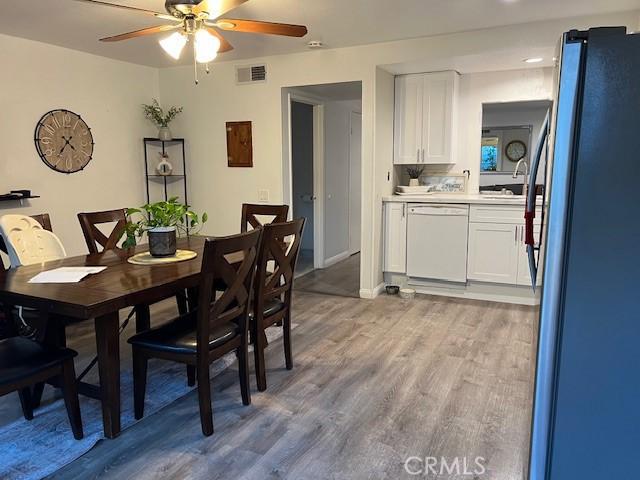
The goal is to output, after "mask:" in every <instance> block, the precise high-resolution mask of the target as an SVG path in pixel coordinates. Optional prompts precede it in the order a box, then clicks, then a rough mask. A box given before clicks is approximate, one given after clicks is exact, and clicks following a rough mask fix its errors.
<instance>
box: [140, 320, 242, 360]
mask: <svg viewBox="0 0 640 480" xmlns="http://www.w3.org/2000/svg"><path fill="white" fill-rule="evenodd" d="M237 335H238V325H236V324H235V323H233V322H227V323H223V324H220V325H216V326H215V327H214V328H212V329H211V331H210V332H209V350H213V349H214V348H217V347H219V346H221V345H223V344H225V343H227V342H228V341H229V340H232V339H233V338H234V337H236V336H237ZM129 343H130V344H131V345H134V346H139V347H143V348H148V349H151V350H156V351H161V352H167V353H178V354H191V355H192V354H195V353H196V349H197V341H196V322H195V318H193V315H191V314H190V315H185V316H183V317H179V318H177V319H176V320H173V321H172V322H169V323H166V324H164V325H161V326H159V327H157V328H152V329H151V330H147V331H146V332H142V333H139V334H138V335H135V336H133V337H131V338H130V339H129Z"/></svg>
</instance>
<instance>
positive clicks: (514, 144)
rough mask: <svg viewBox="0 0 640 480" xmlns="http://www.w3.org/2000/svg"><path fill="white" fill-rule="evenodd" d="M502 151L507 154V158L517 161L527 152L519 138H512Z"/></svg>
mask: <svg viewBox="0 0 640 480" xmlns="http://www.w3.org/2000/svg"><path fill="white" fill-rule="evenodd" d="M504 153H506V154H507V158H508V159H509V160H511V161H512V162H518V161H520V160H522V159H523V158H524V157H525V155H526V154H527V146H526V145H525V144H524V142H522V141H520V140H512V141H510V142H509V143H507V146H506V148H505V149H504Z"/></svg>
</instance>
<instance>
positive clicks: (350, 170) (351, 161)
mask: <svg viewBox="0 0 640 480" xmlns="http://www.w3.org/2000/svg"><path fill="white" fill-rule="evenodd" d="M354 115H358V116H359V117H360V224H359V225H358V226H357V227H356V228H357V229H359V230H360V242H359V244H358V245H357V248H356V249H354V248H353V245H351V238H352V225H351V213H352V212H351V200H352V195H353V192H352V191H351V188H349V255H354V254H356V253H359V252H360V251H361V250H362V112H356V111H354V110H352V111H351V112H350V113H349V186H351V175H352V174H353V171H354V170H353V159H352V158H351V145H352V142H353V116H354Z"/></svg>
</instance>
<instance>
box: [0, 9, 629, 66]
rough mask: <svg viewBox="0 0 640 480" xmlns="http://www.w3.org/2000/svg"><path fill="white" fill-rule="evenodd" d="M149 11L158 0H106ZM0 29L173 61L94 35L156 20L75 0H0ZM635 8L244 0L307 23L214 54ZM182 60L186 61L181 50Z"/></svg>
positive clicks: (268, 51) (246, 54)
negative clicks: (303, 31) (301, 31)
mask: <svg viewBox="0 0 640 480" xmlns="http://www.w3.org/2000/svg"><path fill="white" fill-rule="evenodd" d="M108 1H110V2H113V3H116V2H118V1H119V3H121V4H125V5H131V6H136V7H141V8H147V9H152V10H156V11H163V10H164V0H108ZM1 8H2V10H1V12H2V14H1V15H0V33H5V34H8V35H14V36H18V37H24V38H29V39H32V40H38V41H42V42H46V43H51V44H55V45H60V46H64V47H68V48H72V49H76V50H82V51H86V52H90V53H94V54H98V55H102V56H105V57H111V58H116V59H120V60H125V61H129V62H133V63H139V64H144V65H151V66H157V67H164V66H171V65H175V62H174V61H173V60H172V59H170V58H168V57H167V56H166V55H165V54H164V53H163V52H162V51H161V49H160V48H159V47H158V44H157V37H152V38H139V39H133V40H128V41H124V42H119V43H100V42H98V38H100V37H105V36H109V35H114V34H119V33H123V32H127V31H131V30H137V29H140V28H144V27H149V26H152V25H157V24H158V23H162V22H161V21H158V20H157V19H154V18H151V17H147V16H145V15H143V14H137V13H132V12H126V11H122V10H117V9H112V8H108V7H101V6H94V5H86V4H82V3H79V2H76V1H74V0H20V1H18V0H13V1H6V0H3V1H2V7H1ZM637 8H640V0H397V1H395V2H393V1H389V0H250V1H248V2H247V3H246V4H244V5H242V6H240V7H239V8H237V9H235V10H233V11H232V12H230V13H229V15H228V16H230V17H237V18H246V19H252V20H265V21H277V22H285V23H297V24H304V25H307V27H308V29H309V34H308V35H307V36H306V37H304V38H284V37H274V36H266V35H254V34H248V33H237V32H231V33H230V32H226V33H225V34H224V35H225V36H226V38H227V39H228V40H229V41H230V42H231V44H232V45H233V46H234V47H235V50H233V51H232V52H229V53H225V54H222V55H220V57H219V58H220V60H236V59H243V58H252V57H258V56H263V55H274V54H284V53H292V52H300V51H304V50H306V49H307V47H306V42H307V41H309V40H322V41H323V42H324V44H325V45H326V47H327V48H337V47H346V46H352V45H362V44H369V43H376V42H384V41H391V40H400V39H405V38H414V37H423V36H429V35H436V34H442V33H451V32H460V31H466V30H474V29H480V28H487V27H494V26H501V25H510V24H517V23H526V22H533V21H536V20H548V19H552V18H562V17H572V16H578V15H589V14H599V13H606V12H616V11H625V10H633V9H637ZM184 57H186V58H185V59H184V61H188V56H186V55H185V56H184Z"/></svg>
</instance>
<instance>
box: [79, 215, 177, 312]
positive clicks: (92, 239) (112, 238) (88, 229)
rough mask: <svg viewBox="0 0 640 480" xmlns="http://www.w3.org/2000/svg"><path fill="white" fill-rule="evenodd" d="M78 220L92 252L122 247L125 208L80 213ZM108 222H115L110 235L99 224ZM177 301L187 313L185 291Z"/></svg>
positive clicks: (96, 252) (125, 219)
mask: <svg viewBox="0 0 640 480" xmlns="http://www.w3.org/2000/svg"><path fill="white" fill-rule="evenodd" d="M78 221H79V222H80V227H81V228H82V233H83V235H84V240H85V243H86V244H87V248H88V249H89V253H90V254H92V255H96V254H99V253H101V252H104V251H106V250H118V249H120V247H119V246H118V243H119V242H120V240H121V239H122V236H123V235H124V234H125V230H126V226H127V211H126V210H125V209H124V208H120V209H117V210H106V211H103V212H87V213H79V214H78ZM106 223H115V225H114V226H113V229H112V230H111V233H109V236H107V235H106V234H105V233H103V232H102V230H100V229H99V228H98V226H99V225H104V224H106ZM176 302H177V304H178V312H179V313H181V314H183V313H186V312H187V309H188V306H187V297H186V295H185V294H184V293H179V294H177V295H176ZM147 316H148V315H147Z"/></svg>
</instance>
